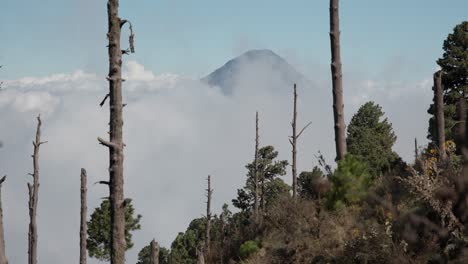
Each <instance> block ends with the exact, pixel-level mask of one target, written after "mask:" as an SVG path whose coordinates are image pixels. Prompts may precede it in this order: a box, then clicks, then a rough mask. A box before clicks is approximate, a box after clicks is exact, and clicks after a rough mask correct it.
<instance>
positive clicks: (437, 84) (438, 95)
mask: <svg viewBox="0 0 468 264" xmlns="http://www.w3.org/2000/svg"><path fill="white" fill-rule="evenodd" d="M434 104H435V110H436V114H435V121H436V127H437V146H438V148H439V158H440V160H442V161H443V160H445V159H446V158H447V153H446V151H445V116H444V97H443V94H442V71H438V72H436V73H434Z"/></svg>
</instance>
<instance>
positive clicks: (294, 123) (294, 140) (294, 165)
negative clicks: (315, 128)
mask: <svg viewBox="0 0 468 264" xmlns="http://www.w3.org/2000/svg"><path fill="white" fill-rule="evenodd" d="M293 105H294V107H293V121H292V123H291V126H292V136H291V138H290V139H289V142H290V143H291V145H292V166H291V169H292V185H293V186H292V189H293V198H296V193H297V160H296V155H297V133H296V126H297V90H296V84H294V103H293Z"/></svg>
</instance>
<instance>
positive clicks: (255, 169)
mask: <svg viewBox="0 0 468 264" xmlns="http://www.w3.org/2000/svg"><path fill="white" fill-rule="evenodd" d="M258 146H259V136H258V111H257V113H256V114H255V159H254V185H255V186H254V187H255V201H254V213H255V216H254V217H255V219H256V220H258Z"/></svg>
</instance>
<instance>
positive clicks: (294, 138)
mask: <svg viewBox="0 0 468 264" xmlns="http://www.w3.org/2000/svg"><path fill="white" fill-rule="evenodd" d="M310 124H311V123H308V124H307V125H306V126H305V127H304V128H302V130H301V131H300V132H299V133H297V89H296V84H294V107H293V120H292V122H291V126H292V136H290V138H289V143H291V146H292V166H291V168H292V180H293V198H296V196H297V158H296V157H297V139H298V138H299V137H300V136H301V134H302V132H304V130H305V129H306V128H307V127H308V126H310Z"/></svg>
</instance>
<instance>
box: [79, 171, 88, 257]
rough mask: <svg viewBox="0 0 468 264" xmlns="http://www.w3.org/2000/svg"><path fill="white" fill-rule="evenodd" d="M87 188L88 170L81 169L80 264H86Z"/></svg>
mask: <svg viewBox="0 0 468 264" xmlns="http://www.w3.org/2000/svg"><path fill="white" fill-rule="evenodd" d="M86 194H87V188H86V170H85V169H81V220H80V221H81V223H80V264H86V232H87V229H88V227H87V223H86V215H87V211H88V207H87V199H86Z"/></svg>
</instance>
